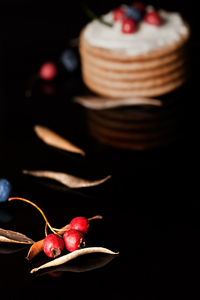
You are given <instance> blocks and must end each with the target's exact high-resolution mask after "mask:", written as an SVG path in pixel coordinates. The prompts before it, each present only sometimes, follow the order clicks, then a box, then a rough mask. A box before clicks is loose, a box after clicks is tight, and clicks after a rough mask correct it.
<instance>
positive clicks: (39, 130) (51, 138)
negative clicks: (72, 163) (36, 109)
mask: <svg viewBox="0 0 200 300" xmlns="http://www.w3.org/2000/svg"><path fill="white" fill-rule="evenodd" d="M34 131H35V133H36V134H37V136H38V137H39V138H40V139H41V140H42V141H43V142H45V143H46V144H48V145H50V146H53V147H56V148H58V149H62V150H65V151H69V152H73V153H79V154H81V155H85V152H84V151H83V150H82V149H80V148H79V147H77V146H75V145H74V144H72V143H71V142H69V141H68V140H66V139H65V138H63V137H61V136H60V135H58V134H57V133H55V132H54V131H52V130H51V129H49V128H47V127H44V126H40V125H35V126H34Z"/></svg>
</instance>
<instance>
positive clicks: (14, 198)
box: [8, 197, 57, 235]
mask: <svg viewBox="0 0 200 300" xmlns="http://www.w3.org/2000/svg"><path fill="white" fill-rule="evenodd" d="M13 200H20V201H23V202H26V203H29V204H31V205H32V206H34V207H35V208H36V209H37V210H38V211H39V212H40V213H41V215H42V216H43V218H44V220H45V222H46V224H45V235H47V226H48V227H49V229H50V230H51V231H52V232H53V233H55V234H57V233H56V232H55V231H54V229H53V227H52V226H51V225H50V223H49V221H48V220H47V217H46V216H45V214H44V212H43V211H42V210H41V208H39V206H37V205H36V204H35V203H33V202H32V201H30V200H27V199H24V198H20V197H12V198H9V199H8V201H13Z"/></svg>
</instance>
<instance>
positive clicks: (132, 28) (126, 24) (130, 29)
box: [122, 18, 137, 34]
mask: <svg viewBox="0 0 200 300" xmlns="http://www.w3.org/2000/svg"><path fill="white" fill-rule="evenodd" d="M136 30H137V23H136V22H135V21H134V20H133V19H130V18H127V19H124V20H123V21H122V32H123V33H125V34H130V33H134V32H136Z"/></svg>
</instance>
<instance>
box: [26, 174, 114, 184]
mask: <svg viewBox="0 0 200 300" xmlns="http://www.w3.org/2000/svg"><path fill="white" fill-rule="evenodd" d="M23 173H24V174H27V175H32V176H35V177H43V178H49V179H53V180H56V181H58V182H60V183H62V184H63V185H65V186H67V187H69V188H83V187H92V186H96V185H99V184H101V183H104V182H105V181H107V180H108V179H109V178H110V177H111V176H110V175H109V176H107V177H105V178H103V179H99V180H86V179H83V178H79V177H76V176H73V175H70V174H67V173H61V172H54V171H31V170H23Z"/></svg>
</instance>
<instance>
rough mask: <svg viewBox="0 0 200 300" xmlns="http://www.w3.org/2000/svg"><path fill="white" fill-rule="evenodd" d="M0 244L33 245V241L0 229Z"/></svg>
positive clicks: (14, 232) (16, 233) (20, 234)
mask: <svg viewBox="0 0 200 300" xmlns="http://www.w3.org/2000/svg"><path fill="white" fill-rule="evenodd" d="M0 242H5V243H16V244H33V243H34V241H33V240H32V239H30V238H29V237H27V236H26V235H24V234H22V233H19V232H16V231H12V230H5V229H2V228H0Z"/></svg>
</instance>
